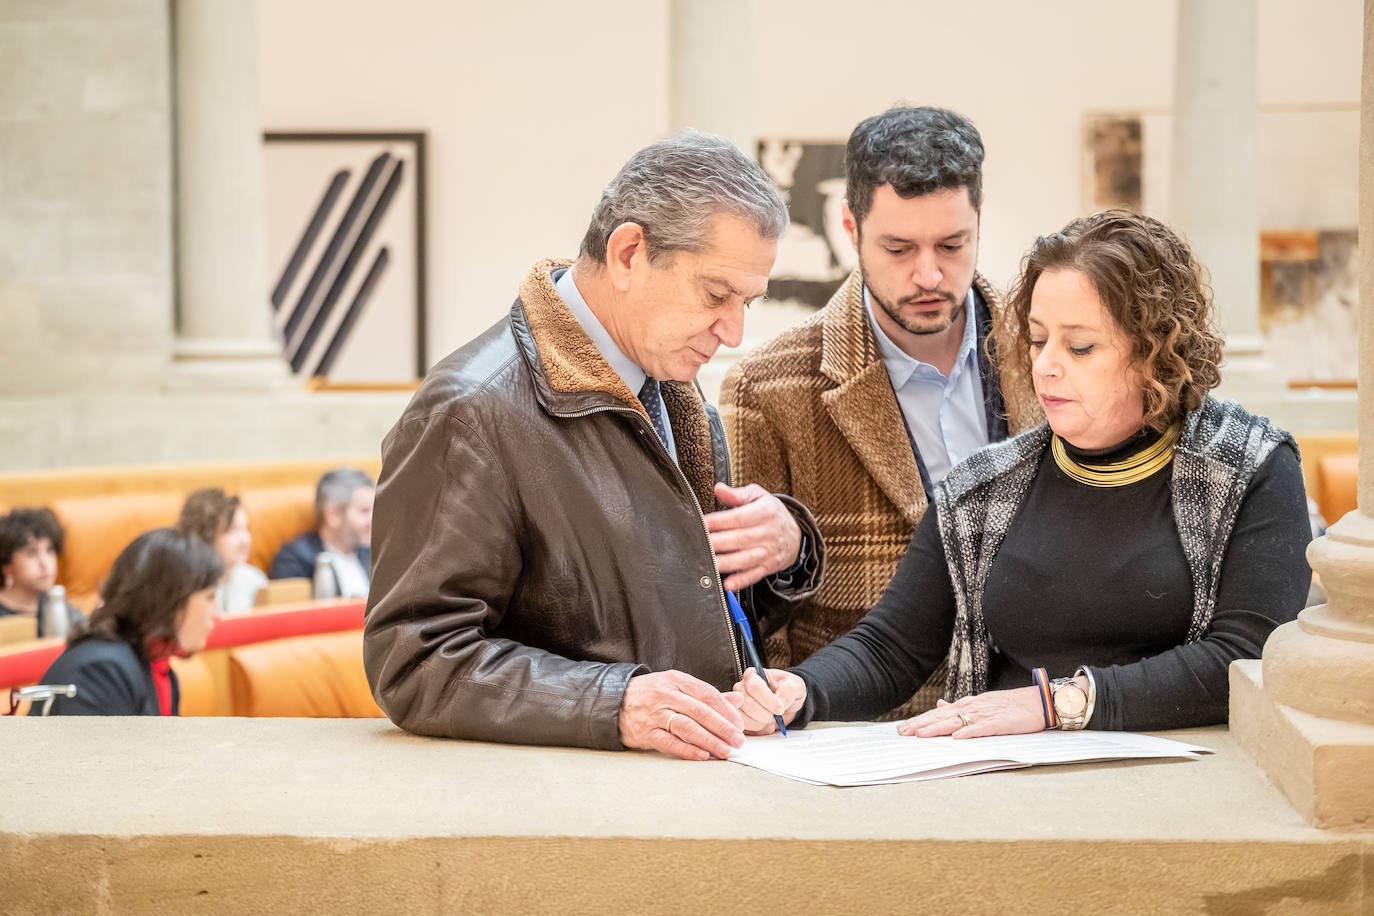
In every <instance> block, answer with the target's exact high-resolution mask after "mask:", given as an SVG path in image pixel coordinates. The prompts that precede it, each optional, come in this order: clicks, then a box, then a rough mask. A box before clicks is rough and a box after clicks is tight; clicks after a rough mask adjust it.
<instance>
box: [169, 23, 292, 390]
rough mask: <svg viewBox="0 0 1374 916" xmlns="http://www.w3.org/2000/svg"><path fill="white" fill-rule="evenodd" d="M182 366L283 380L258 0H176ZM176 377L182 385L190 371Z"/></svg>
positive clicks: (210, 375)
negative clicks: (270, 274) (274, 328)
mask: <svg viewBox="0 0 1374 916" xmlns="http://www.w3.org/2000/svg"><path fill="white" fill-rule="evenodd" d="M172 15H173V19H174V29H175V32H174V36H175V43H174V52H173V54H174V57H175V61H176V74H175V87H176V89H175V92H176V95H175V98H176V103H175V104H176V194H177V201H176V214H177V242H176V257H177V264H176V271H177V335H178V336H177V341H176V345H175V348H174V356H175V359H176V361H177V363H178V366H179V368H181V369H183V370H185V371H189V372H192V373H194V374H196V375H204V376H207V380H208V381H211V382H212V383H213V384H223V383H227V384H230V385H233V386H244V385H247V386H250V387H254V386H257V385H271V384H274V383H276V382H279V381H281V380H282V379H283V378H284V377H285V368H284V363H283V361H282V359H281V355H280V348H279V347H278V346H277V344H276V342H275V341H274V340H273V337H272V334H271V322H270V309H269V307H268V300H267V287H266V282H265V264H264V260H265V255H264V239H263V192H262V127H261V123H260V121H259V118H258V95H257V92H258V90H257V84H258V80H257V53H256V40H257V39H256V34H255V31H254V23H253V18H254V14H253V4H251V3H237V2H231V3H225V2H222V0H175V2H174V3H173V5H172ZM177 381H185V375H184V372H183V374H182V377H181V378H179V379H178V380H177Z"/></svg>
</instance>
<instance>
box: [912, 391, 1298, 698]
mask: <svg viewBox="0 0 1374 916" xmlns="http://www.w3.org/2000/svg"><path fill="white" fill-rule="evenodd" d="M1049 442H1050V428H1049V426H1048V425H1045V426H1040V427H1038V428H1036V429H1033V430H1029V431H1027V432H1025V433H1022V434H1021V435H1019V436H1017V437H1016V438H1014V439H1008V440H1007V441H1005V442H1000V443H998V444H996V445H992V446H989V447H988V448H985V449H982V450H981V451H978V452H976V453H974V454H973V455H972V456H971V457H970V458H968V460H966V461H964V462H963V463H962V464H960V465H958V466H957V467H955V468H954V469H953V470H952V471H950V473H949V476H947V477H946V478H945V480H944V482H943V483H941V484H940V485H939V486H938V487H937V488H936V489H935V499H934V505H935V510H936V512H937V513H938V521H939V526H940V541H941V543H942V544H943V546H944V551H945V561H946V563H947V564H948V566H949V577H950V582H951V583H952V584H953V586H954V599H955V618H954V638H953V640H952V641H951V643H950V647H949V668H948V671H949V674H948V680H947V682H946V687H945V696H946V698H947V699H949V700H955V699H958V698H959V697H963V696H968V695H969V694H974V693H982V692H983V691H985V690H987V687H988V654H989V649H988V646H989V641H988V631H987V625H986V623H985V621H984V619H983V590H984V587H985V586H986V584H987V581H988V573H989V571H990V570H991V569H992V563H993V560H995V559H996V557H997V550H998V548H999V547H1001V545H1002V539H1003V538H1004V537H1005V536H1006V533H1007V529H1008V528H1009V527H1010V526H1011V521H1012V519H1013V518H1015V516H1016V512H1017V510H1018V509H1019V508H1020V506H1021V500H1022V499H1023V498H1024V497H1025V495H1026V490H1027V489H1029V487H1030V484H1031V481H1032V480H1034V479H1035V474H1036V471H1037V470H1038V469H1039V467H1040V461H1041V459H1042V458H1043V457H1044V456H1045V453H1046V452H1047V451H1048V445H1049ZM1283 443H1288V445H1290V446H1291V447H1292V448H1293V450H1294V451H1295V452H1296V451H1297V445H1296V444H1295V443H1294V442H1293V438H1292V436H1290V435H1289V434H1288V433H1286V432H1284V431H1283V430H1281V429H1279V428H1278V427H1276V426H1274V425H1273V424H1271V423H1270V422H1269V420H1268V419H1266V418H1264V417H1257V416H1253V415H1252V414H1250V413H1248V412H1247V411H1246V410H1245V408H1243V407H1241V406H1240V405H1239V404H1237V403H1236V402H1235V401H1218V400H1215V399H1213V398H1211V397H1209V398H1207V399H1206V401H1205V402H1204V403H1203V405H1202V407H1200V408H1199V409H1197V410H1195V411H1193V412H1192V413H1190V414H1188V416H1187V417H1186V418H1185V420H1184V422H1183V430H1182V432H1181V434H1180V436H1179V440H1178V444H1177V445H1176V446H1175V449H1174V461H1173V470H1172V472H1171V479H1170V484H1169V489H1170V491H1171V494H1172V497H1173V506H1174V523H1175V524H1176V525H1177V526H1178V534H1179V540H1180V541H1181V542H1182V544H1183V553H1184V555H1185V556H1186V557H1187V560H1188V569H1189V572H1190V573H1191V575H1192V580H1193V619H1192V623H1191V625H1190V626H1189V628H1188V638H1187V640H1186V641H1187V642H1196V641H1197V640H1199V639H1201V638H1202V635H1203V634H1204V633H1205V632H1206V631H1207V627H1208V626H1209V625H1210V624H1211V621H1212V610H1213V606H1214V604H1215V602H1216V597H1217V585H1218V583H1219V581H1220V578H1221V575H1220V574H1221V562H1222V559H1223V558H1224V557H1225V556H1226V546H1227V543H1228V542H1229V541H1230V538H1231V529H1232V527H1233V526H1234V525H1235V522H1236V514H1237V512H1239V511H1240V504H1241V500H1242V499H1243V498H1244V496H1245V490H1246V488H1247V487H1248V486H1249V485H1250V479H1251V478H1252V477H1253V476H1254V474H1255V470H1256V469H1257V468H1258V467H1259V466H1260V465H1261V464H1263V463H1264V460H1265V459H1266V458H1268V457H1269V455H1270V454H1271V453H1272V452H1273V450H1274V449H1275V448H1276V447H1277V446H1279V445H1281V444H1283ZM1065 573H1066V574H1068V575H1071V574H1072V571H1070V570H1065Z"/></svg>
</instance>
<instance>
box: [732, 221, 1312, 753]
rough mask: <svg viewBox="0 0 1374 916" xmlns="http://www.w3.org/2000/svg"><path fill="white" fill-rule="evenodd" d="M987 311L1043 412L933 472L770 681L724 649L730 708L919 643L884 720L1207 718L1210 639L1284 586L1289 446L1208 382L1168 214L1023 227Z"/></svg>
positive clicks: (1191, 278)
mask: <svg viewBox="0 0 1374 916" xmlns="http://www.w3.org/2000/svg"><path fill="white" fill-rule="evenodd" d="M995 335H996V342H997V347H998V353H999V354H1001V355H1003V357H1005V369H1004V372H1005V373H1006V374H1008V375H1010V376H1015V375H1018V374H1019V375H1020V376H1021V377H1023V378H1026V379H1029V380H1030V381H1031V382H1032V383H1033V384H1034V387H1035V392H1036V394H1037V395H1038V396H1039V398H1040V402H1041V404H1042V405H1043V406H1044V410H1045V415H1046V417H1047V419H1048V423H1047V424H1045V425H1043V426H1041V427H1039V428H1038V429H1034V430H1031V431H1029V432H1027V433H1024V434H1022V435H1020V436H1017V437H1015V438H1014V439H1010V440H1008V441H1006V442H1004V443H999V444H996V445H992V446H990V447H988V448H987V449H984V450H983V451H981V452H978V453H976V454H975V455H973V456H972V457H971V458H969V459H968V460H966V461H964V462H963V463H962V464H960V465H958V466H957V467H955V468H954V469H953V470H952V471H951V472H950V474H949V476H948V477H946V478H945V481H944V483H942V484H941V485H940V486H939V487H937V488H936V491H935V497H934V500H933V503H934V506H935V510H936V511H934V512H930V513H927V514H926V516H925V518H924V519H923V520H922V522H921V524H920V526H919V527H918V528H917V530H916V532H915V534H914V535H913V537H912V540H911V544H910V546H909V547H908V549H907V552H906V555H905V557H904V558H903V559H902V562H901V565H900V567H899V568H898V570H897V574H896V576H895V577H894V579H893V581H892V584H891V585H890V586H889V587H888V589H887V591H886V592H885V593H884V595H883V597H882V598H881V599H880V600H879V601H878V603H877V605H876V606H875V607H874V608H873V609H872V611H870V612H869V614H868V615H866V616H865V617H864V619H863V620H862V621H861V622H860V623H859V624H858V625H857V626H856V627H855V628H854V629H853V630H852V631H850V632H849V633H848V634H847V635H845V636H844V637H842V638H841V639H839V640H838V641H836V642H835V643H833V644H831V645H830V646H828V647H827V648H824V649H822V650H820V651H819V652H817V653H816V654H815V655H813V656H811V657H810V658H808V659H807V660H806V661H804V662H803V663H802V664H800V665H799V666H797V667H796V668H793V669H792V670H790V671H770V672H769V674H770V676H771V678H772V684H773V687H774V689H775V690H776V693H774V692H771V691H769V690H768V688H767V687H765V686H764V684H763V681H762V680H760V679H759V677H758V676H757V674H756V673H755V672H753V671H752V670H751V671H749V672H747V673H746V675H745V677H744V678H743V679H742V681H741V682H740V683H739V684H737V685H736V688H735V689H736V690H737V691H739V692H740V693H742V694H743V700H742V702H743V708H742V709H741V713H742V714H743V715H744V717H745V720H746V722H747V723H748V725H749V727H750V729H751V730H753V731H756V732H767V731H772V729H773V727H774V726H773V716H774V714H778V715H782V716H783V718H784V719H785V720H786V721H787V722H788V723H789V724H792V725H804V724H805V723H807V722H808V721H811V720H813V719H832V720H859V719H871V718H873V717H874V716H876V715H879V714H881V713H882V712H884V711H886V710H888V709H890V708H891V707H892V705H893V704H894V703H896V702H898V701H900V700H901V699H903V698H904V697H906V696H908V695H910V692H911V690H912V689H913V688H914V687H915V686H916V685H919V684H920V683H921V682H922V680H923V679H924V678H925V677H926V676H927V675H928V674H929V673H930V672H931V671H933V670H935V668H936V667H937V666H938V665H939V664H940V663H941V662H947V665H948V671H949V675H948V688H947V690H946V694H945V697H946V699H945V700H942V701H941V703H940V704H939V705H938V706H937V707H936V708H935V709H932V710H930V711H929V712H926V713H924V714H922V715H919V716H915V717H913V718H911V719H908V720H906V721H905V722H903V723H902V724H901V725H899V726H898V729H899V731H901V733H902V734H906V735H918V736H922V737H931V736H939V735H953V736H954V737H956V738H973V737H980V736H985V735H1006V734H1020V733H1025V732H1034V731H1040V730H1041V729H1045V728H1064V729H1077V728H1096V729H1126V730H1141V731H1148V730H1156V729H1168V728H1184V727H1192V726H1201V725H1210V724H1215V723H1221V722H1225V721H1226V720H1227V716H1228V699H1229V688H1228V682H1227V668H1228V666H1229V665H1230V663H1231V662H1232V661H1235V660H1236V659H1238V658H1258V657H1259V655H1260V651H1261V649H1262V648H1263V646H1264V643H1265V640H1266V639H1267V638H1268V636H1269V634H1270V632H1271V631H1272V630H1273V629H1274V628H1275V627H1276V626H1277V625H1279V624H1281V623H1284V622H1287V621H1289V620H1292V619H1293V618H1294V617H1296V616H1297V613H1298V611H1299V610H1301V609H1302V606H1303V601H1304V598H1305V597H1306V595H1307V589H1308V584H1309V582H1310V581H1311V575H1312V574H1311V570H1310V569H1309V568H1308V566H1307V563H1306V561H1305V559H1304V552H1305V548H1306V546H1307V542H1308V541H1309V540H1310V538H1311V531H1310V529H1309V527H1308V521H1307V510H1306V502H1305V499H1304V494H1303V481H1302V473H1301V470H1300V467H1299V464H1298V451H1297V447H1296V445H1295V444H1294V442H1293V439H1292V437H1291V436H1290V435H1289V434H1288V433H1286V432H1284V431H1283V430H1281V429H1279V428H1277V427H1275V426H1274V425H1273V424H1271V423H1270V422H1269V421H1268V420H1267V419H1265V418H1263V417H1257V416H1253V415H1252V414H1250V413H1248V412H1247V411H1246V410H1245V409H1244V408H1242V407H1241V406H1240V405H1239V404H1237V403H1235V402H1233V401H1221V400H1217V399H1215V398H1213V397H1212V396H1211V395H1210V394H1209V393H1208V392H1209V391H1210V390H1211V389H1213V388H1214V387H1216V385H1217V383H1218V382H1219V380H1220V372H1219V370H1218V364H1219V362H1220V360H1221V355H1222V340H1221V338H1220V337H1219V336H1218V333H1217V331H1216V328H1215V326H1214V324H1213V314H1212V295H1211V290H1210V289H1209V287H1208V285H1207V282H1206V279H1205V277H1204V274H1203V270H1202V268H1201V267H1200V266H1199V265H1198V263H1197V261H1196V260H1195V259H1194V257H1193V254H1192V252H1191V251H1190V250H1189V248H1188V246H1187V245H1186V244H1185V243H1184V242H1183V241H1182V240H1181V239H1180V238H1179V237H1178V236H1177V235H1176V234H1175V233H1174V232H1173V231H1171V230H1170V229H1169V228H1168V227H1167V226H1165V225H1164V224H1162V223H1160V222H1159V221H1157V220H1154V219H1151V218H1149V217H1146V216H1142V215H1140V214H1137V213H1131V212H1127V211H1123V210H1109V211H1106V212H1103V213H1098V214H1095V215H1093V216H1089V217H1084V218H1081V219H1076V220H1073V221H1072V222H1070V223H1069V224H1068V225H1067V226H1065V227H1064V229H1063V230H1062V231H1061V232H1057V233H1055V234H1053V235H1050V236H1044V237H1042V238H1040V239H1038V240H1037V241H1036V243H1035V245H1034V247H1032V249H1031V250H1030V252H1029V253H1028V254H1027V255H1026V258H1025V260H1024V262H1023V265H1022V270H1021V277H1020V279H1019V281H1018V282H1017V283H1016V284H1015V286H1014V287H1013V289H1012V291H1011V293H1010V295H1009V297H1008V300H1007V304H1006V310H1005V312H1004V313H1003V316H1002V320H1001V322H1000V323H999V326H998V328H997V330H996V331H995Z"/></svg>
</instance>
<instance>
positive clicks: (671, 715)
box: [663, 712, 681, 735]
mask: <svg viewBox="0 0 1374 916" xmlns="http://www.w3.org/2000/svg"><path fill="white" fill-rule="evenodd" d="M679 715H681V713H676V712H670V713H668V724H667V725H665V726H663V730H664V731H665V732H667V733H668V734H670V735H671V734H672V733H673V720H674V719H676V718H677V717H678V716H679Z"/></svg>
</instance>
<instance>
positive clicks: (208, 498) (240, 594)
mask: <svg viewBox="0 0 1374 916" xmlns="http://www.w3.org/2000/svg"><path fill="white" fill-rule="evenodd" d="M177 530H179V531H181V532H183V533H185V534H194V535H196V536H197V537H199V538H200V539H201V540H202V541H204V542H205V543H207V544H209V545H210V546H211V547H213V548H215V552H216V553H218V554H219V555H220V559H222V560H223V561H224V566H225V573H224V581H223V582H222V583H221V584H220V595H219V605H220V613H222V614H241V613H243V612H245V611H251V610H252V609H253V600H254V599H255V598H256V597H257V594H258V590H259V589H261V588H262V587H263V586H264V585H266V584H267V575H266V574H265V573H264V572H263V571H262V570H260V569H258V568H257V567H256V566H253V565H252V564H251V563H249V562H248V554H249V551H250V550H251V549H252V547H253V534H252V532H250V531H249V530H248V510H247V509H245V508H244V507H243V505H242V504H241V503H240V502H239V498H238V497H237V496H230V495H229V494H228V493H225V492H224V491H223V490H220V489H217V488H209V489H205V490H197V491H196V492H194V493H192V494H191V495H190V496H188V497H186V502H185V504H184V505H183V506H182V507H181V518H179V519H177Z"/></svg>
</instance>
